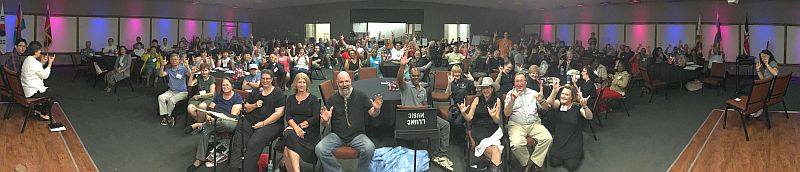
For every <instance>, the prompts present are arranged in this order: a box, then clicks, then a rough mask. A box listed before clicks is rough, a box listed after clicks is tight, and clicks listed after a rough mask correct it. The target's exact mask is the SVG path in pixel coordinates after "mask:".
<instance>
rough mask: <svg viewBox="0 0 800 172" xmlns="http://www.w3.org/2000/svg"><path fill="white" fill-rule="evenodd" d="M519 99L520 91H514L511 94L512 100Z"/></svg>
mask: <svg viewBox="0 0 800 172" xmlns="http://www.w3.org/2000/svg"><path fill="white" fill-rule="evenodd" d="M517 97H519V91H517V90H514V91H512V92H511V99H512V100H516V99H517Z"/></svg>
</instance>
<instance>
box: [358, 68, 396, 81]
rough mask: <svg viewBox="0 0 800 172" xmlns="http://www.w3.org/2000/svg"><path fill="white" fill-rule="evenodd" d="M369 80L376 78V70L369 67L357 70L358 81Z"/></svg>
mask: <svg viewBox="0 0 800 172" xmlns="http://www.w3.org/2000/svg"><path fill="white" fill-rule="evenodd" d="M398 77H400V76H398ZM370 78H378V69H375V68H371V67H363V68H360V69H358V80H362V79H370Z"/></svg>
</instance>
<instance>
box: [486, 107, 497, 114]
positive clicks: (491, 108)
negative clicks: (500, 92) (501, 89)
mask: <svg viewBox="0 0 800 172" xmlns="http://www.w3.org/2000/svg"><path fill="white" fill-rule="evenodd" d="M486 110H488V111H489V114H495V113H498V111H497V108H494V106H492V107H486Z"/></svg>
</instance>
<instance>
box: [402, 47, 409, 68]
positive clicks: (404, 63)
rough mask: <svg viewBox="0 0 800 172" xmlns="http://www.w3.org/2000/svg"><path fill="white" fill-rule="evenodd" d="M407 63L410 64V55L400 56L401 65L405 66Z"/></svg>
mask: <svg viewBox="0 0 800 172" xmlns="http://www.w3.org/2000/svg"><path fill="white" fill-rule="evenodd" d="M406 53H408V50H406ZM406 64H408V56H404V57H400V66H405V65H406Z"/></svg>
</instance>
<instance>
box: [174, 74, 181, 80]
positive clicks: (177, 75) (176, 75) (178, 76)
mask: <svg viewBox="0 0 800 172" xmlns="http://www.w3.org/2000/svg"><path fill="white" fill-rule="evenodd" d="M175 78H178V79H183V75H181V74H175Z"/></svg>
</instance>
